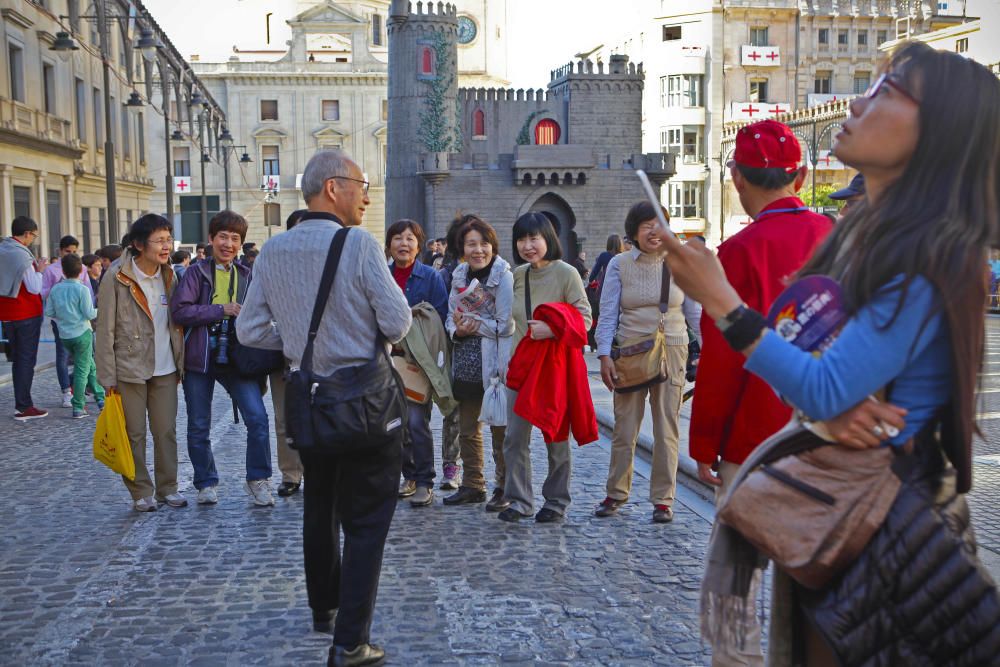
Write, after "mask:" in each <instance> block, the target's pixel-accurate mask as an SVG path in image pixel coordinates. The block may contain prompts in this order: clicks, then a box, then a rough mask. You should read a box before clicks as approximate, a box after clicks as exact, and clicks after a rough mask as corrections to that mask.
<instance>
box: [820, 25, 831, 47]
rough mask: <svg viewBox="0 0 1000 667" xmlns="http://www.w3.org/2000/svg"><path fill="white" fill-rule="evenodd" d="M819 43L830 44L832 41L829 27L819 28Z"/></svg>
mask: <svg viewBox="0 0 1000 667" xmlns="http://www.w3.org/2000/svg"><path fill="white" fill-rule="evenodd" d="M819 43H820V44H829V43H830V29H829V28H820V29H819Z"/></svg>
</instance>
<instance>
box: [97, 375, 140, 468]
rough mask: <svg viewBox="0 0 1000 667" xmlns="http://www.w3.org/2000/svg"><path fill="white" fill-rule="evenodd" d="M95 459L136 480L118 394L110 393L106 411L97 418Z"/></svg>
mask: <svg viewBox="0 0 1000 667" xmlns="http://www.w3.org/2000/svg"><path fill="white" fill-rule="evenodd" d="M94 458H95V459H97V460H98V461H100V462H101V463H103V464H104V465H106V466H108V467H109V468H111V469H112V470H114V471H115V472H116V473H118V474H119V475H123V476H125V477H127V478H128V479H129V480H133V481H134V480H135V461H134V460H132V445H131V443H129V441H128V433H126V431H125V411H124V410H123V409H122V397H121V394H119V393H117V392H114V393H112V392H109V393H108V395H107V397H105V399H104V409H103V410H101V414H100V416H99V417H98V418H97V428H96V429H94Z"/></svg>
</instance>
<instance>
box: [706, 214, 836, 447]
mask: <svg viewBox="0 0 1000 667" xmlns="http://www.w3.org/2000/svg"><path fill="white" fill-rule="evenodd" d="M801 207H804V204H803V203H802V201H801V200H799V198H798V197H788V198H785V199H779V200H777V201H775V202H772V203H771V204H770V205H768V206H766V207H765V208H764V210H762V211H761V212H760V214H758V216H757V220H756V221H755V222H752V223H750V224H749V225H748V226H747V227H746V228H745V229H743V230H742V231H741V232H739V233H738V234H736V235H735V236H732V237H730V238H729V239H727V240H726V241H725V242H724V243H722V245H720V246H719V261H721V262H722V267H723V268H724V269H725V271H726V277H727V278H728V279H729V282H730V283H731V284H732V286H733V287H734V288H735V289H736V291H737V292H738V293H739V295H740V297H741V298H742V299H743V301H744V302H746V304H747V306H749V307H750V308H753V309H754V310H756V311H758V312H761V313H764V314H767V311H768V309H769V308H770V307H771V304H772V303H773V302H774V300H775V299H776V298H777V297H778V295H779V294H781V292H782V291H784V289H785V287H787V286H788V281H789V279H790V278H793V277H794V275H795V273H796V272H798V270H799V269H800V268H802V266H803V264H805V262H806V260H808V259H809V258H810V257H811V256H812V254H813V252H814V251H815V250H816V247H817V246H818V245H819V244H820V243H821V242H822V241H823V239H825V238H826V236H827V234H829V233H830V230H831V229H832V228H833V225H832V224H831V223H830V220H829V219H828V218H826V217H825V216H822V215H819V214H818V213H812V212H811V211H799V212H797V213H792V212H786V213H777V212H775V213H771V214H766V212H767V211H769V210H773V211H776V210H779V209H794V208H801ZM701 332H702V337H703V343H702V352H701V359H700V360H699V361H698V376H697V378H696V387H697V389H696V391H695V393H694V405H693V406H692V408H691V430H690V440H689V448H690V452H691V458H693V459H694V460H696V461H699V462H701V463H709V464H711V463H715V461H716V459H717V458H718V457H720V456H721V458H722V459H723V460H725V461H729V462H732V463H743V461H744V460H745V459H746V457H747V456H748V455H749V454H750V452H751V451H753V449H754V448H755V447H756V446H757V445H759V444H760V443H762V442H763V441H764V440H766V439H767V438H768V437H769V436H771V435H772V434H774V433H775V432H777V431H778V430H779V429H780V428H781V427H782V426H784V425H785V424H786V423H788V420H789V418H790V417H791V414H792V412H791V408H789V407H788V406H787V405H785V404H784V403H782V402H781V400H780V399H779V398H778V397H777V395H775V393H774V391H772V389H771V387H770V386H769V385H768V384H767V383H766V382H764V381H763V380H761V379H760V378H759V377H757V376H756V375H753V374H751V373H749V372H748V371H745V370H743V363H744V361H745V359H744V357H743V355H742V354H740V353H738V352H735V351H733V349H732V348H730V347H729V345H728V344H727V343H726V341H725V339H724V338H723V337H722V333H721V332H720V331H719V330H718V329H717V328H716V326H715V322H714V321H713V320H712V319H711V318H710V317H708V316H707V315H703V316H702V320H701Z"/></svg>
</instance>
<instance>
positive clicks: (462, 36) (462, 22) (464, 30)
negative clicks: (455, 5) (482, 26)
mask: <svg viewBox="0 0 1000 667" xmlns="http://www.w3.org/2000/svg"><path fill="white" fill-rule="evenodd" d="M477 32H478V28H476V22H475V21H473V20H472V19H471V18H469V17H468V16H459V17H458V43H459V44H469V43H471V42H472V40H474V39H475V38H476V33H477Z"/></svg>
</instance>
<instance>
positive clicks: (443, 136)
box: [418, 32, 462, 153]
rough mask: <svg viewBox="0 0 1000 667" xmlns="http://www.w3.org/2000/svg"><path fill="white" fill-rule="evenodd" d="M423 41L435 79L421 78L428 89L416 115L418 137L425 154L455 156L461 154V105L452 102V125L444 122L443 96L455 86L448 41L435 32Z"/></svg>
mask: <svg viewBox="0 0 1000 667" xmlns="http://www.w3.org/2000/svg"><path fill="white" fill-rule="evenodd" d="M427 41H429V42H430V44H431V45H432V46H433V47H434V57H435V62H434V65H435V73H436V76H435V77H433V78H427V79H422V81H423V82H424V83H425V84H426V85H427V87H428V88H429V90H428V92H427V95H426V96H425V98H424V108H423V110H422V111H421V112H420V128H419V134H418V136H419V138H420V141H421V143H422V144H423V145H424V149H425V150H426V151H427V152H428V153H450V152H453V153H459V152H461V151H462V129H461V128H462V126H461V119H462V115H461V105H460V104H459V103H458V100H456V101H455V111H454V123H449V122H448V116H449V114H448V110H447V109H446V106H445V94H446V93H447V92H448V90H449V89H450V88H451V87H452V85H453V84H454V83H455V69H454V66H453V63H452V62H451V59H450V58H449V57H448V53H449V48H448V47H449V45H450V42H449V41H448V38H447V37H446V36H445V35H444V34H442V33H437V32H436V33H433V37H431V38H430V39H429V40H427Z"/></svg>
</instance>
